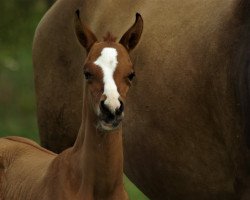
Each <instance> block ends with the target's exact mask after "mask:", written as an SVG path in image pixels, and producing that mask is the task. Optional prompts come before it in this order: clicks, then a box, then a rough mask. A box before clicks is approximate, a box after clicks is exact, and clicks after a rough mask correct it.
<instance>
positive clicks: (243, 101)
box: [33, 0, 250, 200]
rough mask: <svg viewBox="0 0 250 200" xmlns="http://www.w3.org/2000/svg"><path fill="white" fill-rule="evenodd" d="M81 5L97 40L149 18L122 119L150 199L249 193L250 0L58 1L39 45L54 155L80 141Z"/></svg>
mask: <svg viewBox="0 0 250 200" xmlns="http://www.w3.org/2000/svg"><path fill="white" fill-rule="evenodd" d="M78 8H79V9H81V17H82V19H89V20H90V21H89V22H88V23H89V24H91V27H92V28H93V29H94V31H95V33H96V35H97V36H98V37H101V35H102V34H103V32H106V31H108V30H112V32H113V33H114V35H116V36H119V37H121V36H122V34H123V33H124V32H125V30H126V29H127V27H129V25H130V23H132V20H133V16H134V13H135V12H140V13H141V14H142V15H143V20H144V22H145V23H144V24H145V26H144V28H143V37H142V38H141V40H142V42H141V43H140V44H139V45H138V46H137V48H136V50H135V51H134V52H132V54H131V55H130V56H131V59H132V60H134V59H135V61H136V62H135V68H136V74H137V75H138V79H137V80H138V81H136V82H135V84H136V87H135V89H134V90H131V92H130V98H129V99H128V102H127V111H126V119H125V120H124V121H123V125H124V127H126V128H125V129H124V134H123V136H124V137H123V138H124V140H123V142H124V171H125V173H126V175H127V176H128V177H129V178H130V179H131V180H132V181H133V182H134V183H135V184H136V185H137V186H138V187H139V188H140V189H141V190H142V191H143V192H144V193H145V194H146V195H147V196H148V197H149V198H150V199H152V200H163V199H164V200H169V199H170V200H172V199H174V200H235V199H241V197H242V196H244V195H246V194H245V192H247V188H250V167H249V166H250V159H249V158H250V151H249V149H248V147H247V140H248V143H249V144H250V123H249V122H250V90H249V88H250V81H249V80H250V77H249V76H250V75H249V68H250V61H249V58H250V12H249V11H250V0H157V1H156V0H136V1H135V0H110V1H106V0H91V1H89V0H57V1H56V3H55V4H54V5H53V6H52V8H51V9H50V10H49V11H48V12H47V13H46V15H45V16H44V17H43V19H42V20H41V22H40V23H39V26H38V28H37V30H36V35H35V39H34V45H33V62H34V72H35V86H36V97H37V108H38V109H37V110H38V125H39V132H40V135H41V141H42V145H43V146H44V147H46V148H48V149H50V150H53V151H56V152H60V151H62V150H63V149H65V148H66V147H69V146H72V145H73V144H74V141H75V138H76V134H77V131H78V129H79V127H80V124H81V115H80V113H79V112H77V111H78V110H79V109H81V106H82V99H79V97H82V81H81V75H80V74H81V73H80V72H81V67H80V64H79V63H80V62H81V60H82V59H84V54H83V53H82V54H80V50H79V47H78V45H77V41H76V39H75V35H74V34H73V33H74V29H73V20H72V19H73V15H72V11H73V10H76V9H78ZM111 21H112V23H110V22H111ZM121 22H122V23H121ZM48 41H49V42H48ZM136 65H138V67H137V66H136ZM65 93H67V94H69V95H65ZM138 100H140V104H133V103H132V102H136V101H138ZM246 196H247V195H246ZM246 199H247V200H249V199H250V194H248V197H246Z"/></svg>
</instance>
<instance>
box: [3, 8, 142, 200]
mask: <svg viewBox="0 0 250 200" xmlns="http://www.w3.org/2000/svg"><path fill="white" fill-rule="evenodd" d="M75 24H76V35H77V37H78V40H79V41H80V43H81V44H82V46H83V47H84V48H85V49H86V50H87V52H88V56H87V58H86V60H85V63H84V67H83V71H84V76H85V84H84V98H83V99H84V104H83V111H82V113H83V118H82V124H81V128H80V130H79V133H78V137H77V140H76V142H75V145H74V146H73V147H72V148H69V149H67V150H65V151H64V152H62V153H61V154H59V155H57V154H54V153H52V152H50V151H47V150H46V149H44V148H42V147H40V146H39V145H37V144H36V143H34V142H32V141H30V140H28V139H24V138H19V137H8V138H2V139H0V199H1V200H49V199H51V200H64V199H65V200H66V199H67V200H78V199H79V200H83V199H84V200H99V199H102V200H124V199H128V196H127V194H126V192H125V190H124V186H123V148H122V135H121V132H122V128H121V121H122V118H123V111H124V99H125V98H126V94H127V91H128V89H129V86H130V84H131V81H132V79H133V77H134V71H133V67H132V63H131V61H130V58H129V55H128V52H129V51H130V50H132V49H133V48H134V47H135V46H136V45H137V43H138V41H139V39H140V36H141V33H142V26H143V21H142V18H141V16H140V15H139V14H137V15H136V21H135V23H134V24H133V26H132V27H131V28H130V29H129V30H128V31H127V32H126V33H125V34H124V35H123V37H122V38H121V40H120V43H116V42H115V39H114V37H113V36H112V35H111V34H108V35H107V36H106V37H105V38H104V41H102V42H97V39H96V37H95V35H94V34H93V33H92V32H91V31H90V30H89V29H88V28H87V27H86V26H84V25H83V24H82V23H81V21H80V17H79V11H77V13H76V19H75Z"/></svg>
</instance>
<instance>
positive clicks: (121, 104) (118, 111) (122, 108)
mask: <svg viewBox="0 0 250 200" xmlns="http://www.w3.org/2000/svg"><path fill="white" fill-rule="evenodd" d="M119 101H120V100H119ZM123 110H124V105H123V103H122V101H120V107H119V108H118V109H116V111H115V114H116V115H121V114H122V112H123Z"/></svg>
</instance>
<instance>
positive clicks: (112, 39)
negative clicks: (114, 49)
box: [103, 31, 116, 43]
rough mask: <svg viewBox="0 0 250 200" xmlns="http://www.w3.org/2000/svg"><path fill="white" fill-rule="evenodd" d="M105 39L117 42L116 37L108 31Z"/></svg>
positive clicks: (105, 40) (109, 41)
mask: <svg viewBox="0 0 250 200" xmlns="http://www.w3.org/2000/svg"><path fill="white" fill-rule="evenodd" d="M103 41H104V42H108V43H111V42H115V41H116V37H115V36H114V35H113V34H112V33H110V32H109V31H108V32H107V33H106V35H105V36H104V37H103Z"/></svg>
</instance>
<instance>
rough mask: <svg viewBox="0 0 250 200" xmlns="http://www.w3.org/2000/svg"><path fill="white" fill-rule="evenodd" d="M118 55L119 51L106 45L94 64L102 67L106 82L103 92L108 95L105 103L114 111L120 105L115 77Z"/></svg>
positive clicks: (104, 81)
mask: <svg viewBox="0 0 250 200" xmlns="http://www.w3.org/2000/svg"><path fill="white" fill-rule="evenodd" d="M117 55H118V53H117V51H116V49H115V48H110V47H106V48H103V50H102V52H101V55H100V56H99V57H98V58H97V60H96V61H95V62H94V64H96V65H97V66H99V67H100V68H101V69H102V72H103V83H104V92H103V94H104V95H106V97H107V99H106V100H105V102H104V104H105V105H106V106H108V108H109V109H110V111H112V112H115V110H116V109H117V108H119V107H120V101H119V96H120V95H119V93H118V91H117V86H116V84H115V80H114V77H113V75H114V72H115V69H116V67H117V64H118V61H117Z"/></svg>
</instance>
